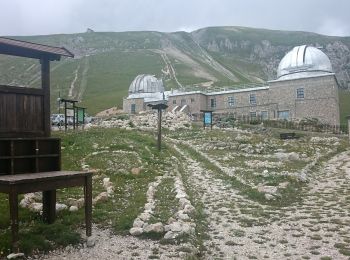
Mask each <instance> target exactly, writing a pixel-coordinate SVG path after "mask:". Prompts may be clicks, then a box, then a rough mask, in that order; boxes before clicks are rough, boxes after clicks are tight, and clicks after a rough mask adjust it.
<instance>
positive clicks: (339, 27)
mask: <svg viewBox="0 0 350 260" xmlns="http://www.w3.org/2000/svg"><path fill="white" fill-rule="evenodd" d="M316 31H317V32H318V33H321V34H325V35H331V36H349V35H350V25H349V24H348V23H347V24H345V23H343V22H341V21H339V20H337V19H334V18H327V19H325V20H324V21H323V22H322V24H321V25H320V27H319V28H318V29H317V30H316Z"/></svg>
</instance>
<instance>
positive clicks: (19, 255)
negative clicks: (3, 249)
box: [7, 253, 24, 259]
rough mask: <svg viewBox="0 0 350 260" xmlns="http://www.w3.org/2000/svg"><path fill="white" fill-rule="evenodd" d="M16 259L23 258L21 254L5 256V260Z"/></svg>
mask: <svg viewBox="0 0 350 260" xmlns="http://www.w3.org/2000/svg"><path fill="white" fill-rule="evenodd" d="M18 258H24V254H23V253H16V254H15V253H12V254H9V255H8V256H7V259H18Z"/></svg>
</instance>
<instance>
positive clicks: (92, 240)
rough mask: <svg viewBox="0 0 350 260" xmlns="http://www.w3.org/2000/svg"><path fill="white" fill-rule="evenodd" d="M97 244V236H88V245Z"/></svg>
mask: <svg viewBox="0 0 350 260" xmlns="http://www.w3.org/2000/svg"><path fill="white" fill-rule="evenodd" d="M95 244H96V238H94V237H92V236H91V237H88V238H87V240H86V246H87V247H93V246H94V245H95Z"/></svg>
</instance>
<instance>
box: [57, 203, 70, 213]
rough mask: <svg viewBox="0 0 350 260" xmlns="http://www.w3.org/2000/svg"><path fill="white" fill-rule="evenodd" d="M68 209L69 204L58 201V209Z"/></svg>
mask: <svg viewBox="0 0 350 260" xmlns="http://www.w3.org/2000/svg"><path fill="white" fill-rule="evenodd" d="M65 209H68V206H67V205H66V204H61V203H56V211H57V212H58V211H62V210H65Z"/></svg>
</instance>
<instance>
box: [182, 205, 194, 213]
mask: <svg viewBox="0 0 350 260" xmlns="http://www.w3.org/2000/svg"><path fill="white" fill-rule="evenodd" d="M195 210H196V209H195V207H193V206H192V205H186V206H185V208H184V209H183V212H184V213H186V214H190V213H192V212H194V211H195Z"/></svg>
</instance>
